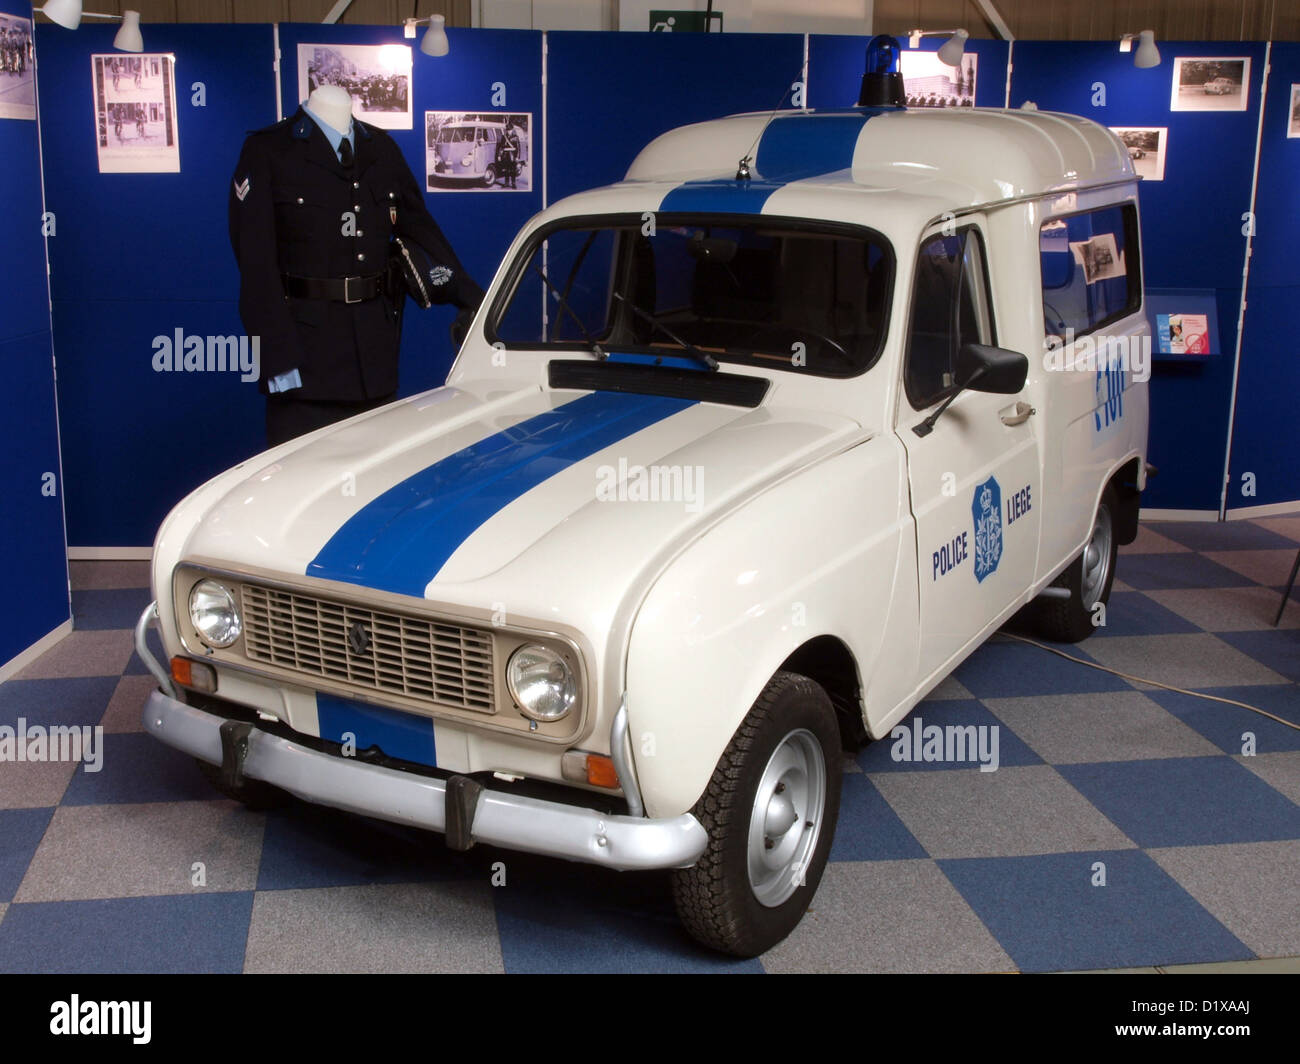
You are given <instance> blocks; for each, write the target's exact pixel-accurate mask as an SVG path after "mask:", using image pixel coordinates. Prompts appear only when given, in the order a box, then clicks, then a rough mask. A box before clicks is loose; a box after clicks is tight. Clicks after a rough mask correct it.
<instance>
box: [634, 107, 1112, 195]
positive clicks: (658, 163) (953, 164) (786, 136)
mask: <svg viewBox="0 0 1300 1064" xmlns="http://www.w3.org/2000/svg"><path fill="white" fill-rule="evenodd" d="M747 155H752V157H753V161H752V173H753V179H754V180H756V181H762V182H765V183H768V184H772V185H777V186H789V185H793V184H796V183H797V184H800V185H803V184H833V185H834V186H835V187H836V188H837V189H839V190H843V189H845V188H846V187H848V188H853V187H856V188H858V189H860V190H862V191H870V192H872V193H875V194H877V195H879V194H881V193H891V194H893V195H894V196H897V197H903V198H907V197H911V196H917V197H919V198H922V199H924V200H926V201H927V202H929V203H933V202H934V201H935V200H936V198H937V199H938V200H941V201H947V206H948V207H951V208H952V209H955V210H961V209H966V208H973V207H978V206H984V205H989V206H992V205H996V204H998V203H1001V202H1006V201H1011V200H1021V199H1024V198H1028V197H1034V196H1041V195H1049V194H1053V193H1059V192H1066V191H1070V190H1074V189H1082V188H1086V187H1089V186H1096V185H1105V184H1115V183H1120V182H1127V181H1135V180H1136V179H1137V178H1136V174H1135V171H1134V169H1133V164H1132V161H1131V160H1130V159H1129V154H1128V151H1127V149H1126V147H1125V146H1124V144H1123V142H1122V141H1120V139H1119V138H1118V137H1116V136H1115V135H1114V134H1112V133H1111V132H1110V131H1109V130H1108V129H1106V127H1104V126H1102V125H1099V124H1098V123H1096V122H1093V121H1091V120H1090V119H1086V118H1082V117H1079V116H1078V115H1070V114H1060V113H1057V112H1051V111H1038V110H1024V109H1022V110H1004V109H1001V108H951V109H950V108H942V109H938V108H903V107H899V108H892V107H889V108H865V107H855V108H844V109H838V110H806V111H778V112H775V113H772V114H769V113H755V114H746V115H733V116H731V117H729V118H722V119H716V120H714V121H710V122H701V123H697V124H695V125H689V126H682V127H680V128H678V129H674V130H671V131H669V132H667V133H665V134H663V135H662V136H660V137H658V138H656V139H655V140H653V141H651V143H650V144H648V145H647V146H646V147H645V148H644V149H642V151H641V152H640V154H638V155H637V157H636V159H635V160H634V161H633V163H632V165H631V167H630V168H629V169H628V171H627V178H626V180H627V181H629V182H641V181H645V182H651V183H656V184H658V183H664V182H674V183H689V182H719V181H723V182H726V181H734V180H735V177H736V171H737V166H738V163H739V161H740V159H741V158H742V157H743V156H747Z"/></svg>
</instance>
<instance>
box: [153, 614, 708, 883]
mask: <svg viewBox="0 0 1300 1064" xmlns="http://www.w3.org/2000/svg"><path fill="white" fill-rule="evenodd" d="M152 610H153V604H152V603H151V604H150V607H149V610H147V611H146V614H145V616H144V617H141V619H140V622H141V623H140V624H139V625H138V626H137V629H136V635H137V639H136V647H137V650H138V651H139V653H140V655H141V657H142V658H143V659H144V661H145V664H146V665H148V666H149V669H150V671H151V672H152V673H153V674H154V675H155V676H156V677H157V678H158V679H159V681H160V683H162V682H164V681H165V683H164V688H165V690H166V691H174V687H173V686H172V684H171V680H170V677H169V676H168V675H167V672H166V671H165V670H164V669H163V668H162V666H161V664H159V662H158V661H157V660H156V659H155V658H154V657H153V655H152V654H151V653H150V652H149V649H148V647H147V646H146V645H145V643H144V639H143V631H144V628H145V625H146V623H147V620H148V618H149V616H150V615H151V613H152ZM143 720H144V727H145V731H147V732H149V733H150V734H151V735H153V736H154V737H155V738H156V739H159V740H160V741H162V742H164V743H166V744H167V745H168V746H173V747H175V748H176V749H178V750H182V751H184V752H185V753H187V754H190V755H191V756H193V757H197V758H199V759H201V760H203V761H207V762H209V763H211V764H213V765H221V764H222V761H223V746H222V739H221V726H222V725H223V724H225V723H226V721H225V720H224V719H223V718H222V717H219V716H217V715H215V714H213V713H209V712H206V711H205V710H201V709H195V708H194V707H193V706H189V705H186V704H185V703H184V702H181V701H179V700H177V699H176V698H174V697H172V695H171V694H169V693H165V691H164V690H159V691H154V692H153V693H152V694H150V695H149V698H148V700H147V701H146V702H145V706H144V717H143ZM241 771H242V773H243V775H245V776H249V777H251V778H252V779H258V780H264V781H265V782H267V783H270V784H274V785H275V786H276V787H279V788H281V789H282V790H285V791H288V792H289V793H290V794H293V795H296V796H297V797H299V798H302V799H304V800H305V801H308V802H316V803H318V804H320V805H328V806H332V807H334V808H336V809H346V810H348V811H349V812H353V813H360V814H362V815H364V816H371V817H375V818H377V819H379V820H388V821H391V822H392V823H395V824H409V825H412V826H414V827H420V828H426V829H428V830H430V831H437V832H443V833H445V832H446V831H447V803H448V799H447V791H448V783H449V782H450V781H448V780H443V779H439V778H436V777H430V776H417V775H414V774H413V773H408V772H401V771H398V770H397V769H391V768H385V767H384V766H382V765H371V764H366V763H364V762H360V761H355V760H351V759H349V758H345V757H341V756H337V755H333V754H327V753H322V752H320V751H318V750H313V749H311V748H310V747H308V746H305V745H303V744H301V743H295V742H293V741H291V740H289V739H284V738H281V737H280V736H278V735H273V734H271V733H270V732H267V731H263V730H261V729H259V728H253V729H252V730H251V732H250V733H249V735H248V741H247V748H246V753H244V755H243V759H242V764H241ZM454 779H455V777H453V780H454ZM468 820H469V824H470V836H471V838H472V839H473V841H476V842H485V843H490V844H492V845H494V846H502V847H505V848H507V849H512V850H521V851H524V852H526V853H540V854H546V855H549V856H552V857H563V858H567V859H568V860H571V861H582V862H584V863H587V864H596V865H604V866H605V867H606V868H616V869H619V870H621V871H632V870H644V869H651V868H686V867H689V866H690V865H692V864H694V863H695V862H696V861H697V860H698V859H699V857H700V855H701V854H702V853H703V852H704V848H705V846H706V845H707V844H708V835H707V834H706V832H705V830H704V827H703V826H702V825H701V824H700V822H699V821H698V820H696V819H695V817H694V816H692V815H691V814H690V813H683V814H682V815H681V816H677V817H666V818H663V819H650V818H646V817H639V816H609V815H606V814H604V813H600V812H597V811H596V810H594V809H584V808H581V807H579V806H571V805H566V804H564V803H562V802H551V801H546V800H544V799H540V798H533V797H525V796H520V795H513V794H509V793H507V792H505V791H499V790H492V789H490V788H483V789H482V790H481V791H480V792H479V793H478V796H477V799H476V800H475V802H474V806H473V808H472V810H470V815H469V818H468Z"/></svg>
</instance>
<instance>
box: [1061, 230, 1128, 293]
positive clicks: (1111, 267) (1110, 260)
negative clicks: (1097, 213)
mask: <svg viewBox="0 0 1300 1064" xmlns="http://www.w3.org/2000/svg"><path fill="white" fill-rule="evenodd" d="M1070 251H1071V252H1073V253H1074V257H1075V259H1077V260H1078V262H1079V263H1080V264H1081V265H1082V266H1083V278H1084V280H1085V281H1086V282H1087V283H1088V284H1095V283H1096V282H1098V281H1109V280H1110V279H1111V278H1112V277H1123V276H1124V256H1123V255H1121V254H1120V253H1119V249H1118V248H1117V247H1116V245H1115V234H1114V233H1098V234H1097V235H1096V236H1094V237H1093V238H1092V239H1091V240H1078V241H1071V242H1070Z"/></svg>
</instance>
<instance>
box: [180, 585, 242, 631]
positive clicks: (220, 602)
mask: <svg viewBox="0 0 1300 1064" xmlns="http://www.w3.org/2000/svg"><path fill="white" fill-rule="evenodd" d="M190 621H191V622H192V623H193V625H194V630H195V631H196V632H198V633H199V638H200V639H202V640H203V642H205V643H206V644H207V645H208V646H210V647H228V646H230V645H231V644H232V643H233V642H234V641H235V640H236V639H238V638H239V634H240V632H242V631H243V624H241V623H240V620H239V611H238V610H237V609H235V596H234V595H233V594H231V592H230V591H229V590H227V589H226V588H224V587H222V586H221V585H220V584H218V583H217V582H216V581H215V580H200V581H199V582H198V583H197V584H195V585H194V589H193V590H192V591H191V592H190Z"/></svg>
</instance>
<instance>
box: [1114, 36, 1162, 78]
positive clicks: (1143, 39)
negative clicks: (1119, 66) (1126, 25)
mask: <svg viewBox="0 0 1300 1064" xmlns="http://www.w3.org/2000/svg"><path fill="white" fill-rule="evenodd" d="M1134 41H1137V51H1136V52H1134V54H1133V65H1134V66H1136V67H1141V68H1143V69H1149V68H1150V67H1158V66H1159V65H1160V49H1159V48H1157V47H1156V33H1155V30H1143V31H1142V32H1141V33H1126V34H1124V36H1123V37H1121V38H1120V39H1119V50H1120V51H1121V52H1133V42H1134Z"/></svg>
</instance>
